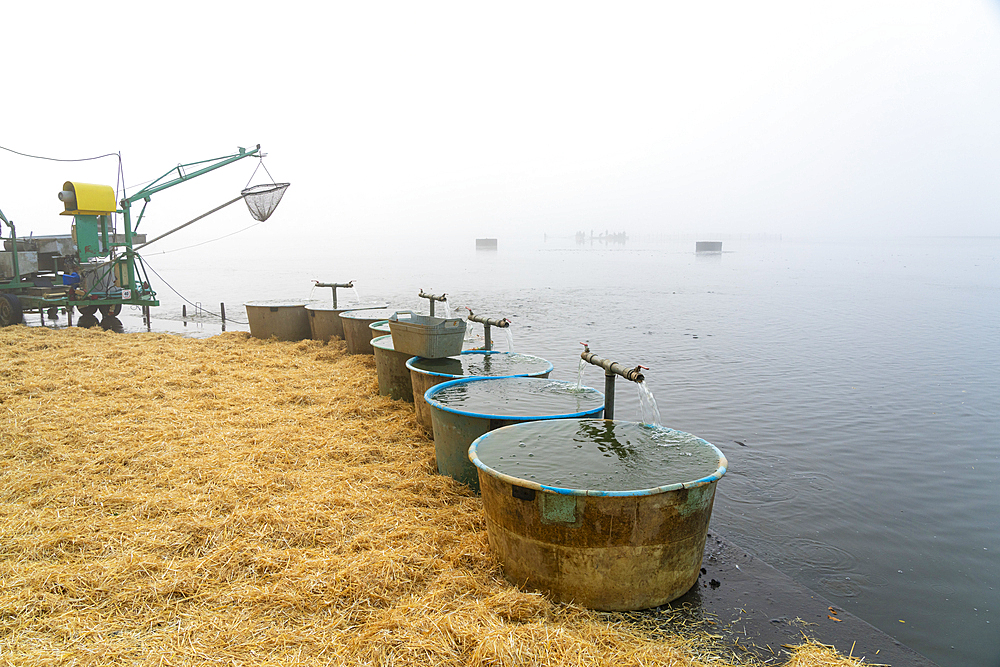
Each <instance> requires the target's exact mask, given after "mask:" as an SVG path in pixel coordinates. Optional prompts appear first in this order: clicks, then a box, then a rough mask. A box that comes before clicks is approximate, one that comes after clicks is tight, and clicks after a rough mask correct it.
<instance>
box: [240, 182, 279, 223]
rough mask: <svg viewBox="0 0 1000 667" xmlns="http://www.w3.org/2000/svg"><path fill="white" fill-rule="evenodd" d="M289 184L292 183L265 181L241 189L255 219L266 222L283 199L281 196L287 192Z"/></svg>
mask: <svg viewBox="0 0 1000 667" xmlns="http://www.w3.org/2000/svg"><path fill="white" fill-rule="evenodd" d="M289 185H291V184H290V183H265V184H261V185H254V186H252V187H249V188H247V189H245V190H243V191H241V192H240V194H241V195H243V201H245V202H246V203H247V208H249V209H250V215H252V216H253V217H254V219H255V220H258V221H259V222H264V221H265V220H267V219H268V218H269V217H271V214H272V213H274V209H276V208H278V202H280V201H281V197H282V195H284V194H285V190H287V189H288V186H289Z"/></svg>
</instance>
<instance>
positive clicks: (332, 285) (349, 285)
mask: <svg viewBox="0 0 1000 667" xmlns="http://www.w3.org/2000/svg"><path fill="white" fill-rule="evenodd" d="M313 284H314V285H315V286H316V287H329V288H331V289H332V290H333V307H334V308H336V307H337V288H338V287H343V288H344V289H352V288H353V287H354V281H353V280H352V281H351V282H349V283H321V282H319V281H318V280H314V281H313Z"/></svg>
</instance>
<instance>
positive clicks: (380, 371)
mask: <svg viewBox="0 0 1000 667" xmlns="http://www.w3.org/2000/svg"><path fill="white" fill-rule="evenodd" d="M374 326H375V325H374V324H373V325H372V326H371V327H369V328H371V329H372V331H376V329H374ZM371 346H372V349H373V350H374V351H375V373H376V375H377V376H378V393H379V394H380V395H381V396H388V397H389V398H391V399H393V400H397V401H399V400H402V401H409V402H410V403H412V402H413V387H412V385H411V384H410V371H409V369H408V368H407V367H406V362H407V361H408V360H409V359H410V355H408V354H405V353H403V352H399V351H398V350H396V349H395V347H393V344H392V334H389V335H387V336H378V337H376V338H372V340H371Z"/></svg>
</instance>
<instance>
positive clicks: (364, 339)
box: [340, 308, 393, 354]
mask: <svg viewBox="0 0 1000 667" xmlns="http://www.w3.org/2000/svg"><path fill="white" fill-rule="evenodd" d="M392 313H393V311H391V310H389V309H388V308H363V309H359V310H347V311H344V312H342V313H341V314H340V321H341V324H342V325H343V327H344V342H346V343H347V352H348V353H349V354H375V351H374V350H373V349H372V346H371V340H372V338H374V337H375V332H374V331H372V330H371V329H369V328H368V326H369V325H370V324H373V323H375V322H378V321H379V320H386V319H389V316H390V315H392Z"/></svg>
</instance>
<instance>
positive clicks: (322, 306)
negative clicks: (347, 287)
mask: <svg viewBox="0 0 1000 667" xmlns="http://www.w3.org/2000/svg"><path fill="white" fill-rule="evenodd" d="M388 305H389V304H387V303H386V302H385V301H372V302H369V303H339V302H338V303H337V306H336V307H334V306H333V304H332V303H322V302H316V303H311V304H309V305H307V306H306V309H307V310H330V311H345V312H346V311H351V310H373V309H375V310H381V309H383V308H386V307H387V306H388Z"/></svg>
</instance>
